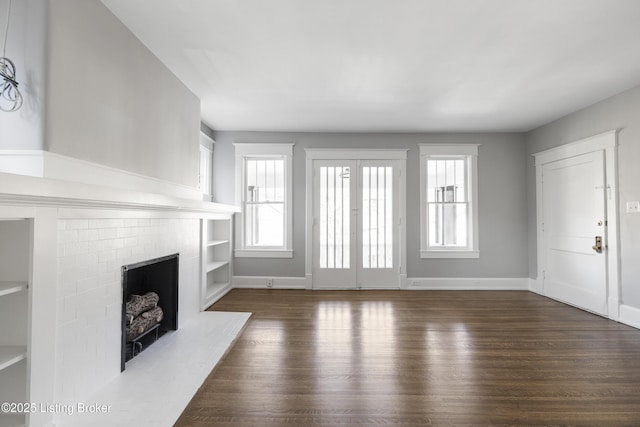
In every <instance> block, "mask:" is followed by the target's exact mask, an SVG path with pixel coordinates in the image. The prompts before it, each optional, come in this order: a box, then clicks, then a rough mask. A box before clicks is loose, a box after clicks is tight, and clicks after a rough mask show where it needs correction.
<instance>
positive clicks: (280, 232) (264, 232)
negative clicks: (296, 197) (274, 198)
mask: <svg viewBox="0 0 640 427" xmlns="http://www.w3.org/2000/svg"><path fill="white" fill-rule="evenodd" d="M245 236H246V239H245V240H246V242H245V244H246V245H247V246H264V247H271V246H275V247H281V246H283V245H284V204H283V203H247V205H246V220H245Z"/></svg>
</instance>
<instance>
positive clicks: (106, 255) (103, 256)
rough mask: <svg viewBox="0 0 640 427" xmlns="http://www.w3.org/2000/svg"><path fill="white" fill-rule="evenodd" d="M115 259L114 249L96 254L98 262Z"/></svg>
mask: <svg viewBox="0 0 640 427" xmlns="http://www.w3.org/2000/svg"><path fill="white" fill-rule="evenodd" d="M115 259H116V251H115V249H109V250H106V251H100V252H98V262H108V261H113V260H115Z"/></svg>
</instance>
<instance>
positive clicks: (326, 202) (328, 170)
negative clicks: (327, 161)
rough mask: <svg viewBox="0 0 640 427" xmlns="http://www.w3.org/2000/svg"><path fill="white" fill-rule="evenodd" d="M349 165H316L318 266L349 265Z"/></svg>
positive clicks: (334, 266)
mask: <svg viewBox="0 0 640 427" xmlns="http://www.w3.org/2000/svg"><path fill="white" fill-rule="evenodd" d="M350 178H351V176H350V168H349V167H342V166H337V167H336V166H322V167H320V200H319V203H320V206H319V208H320V235H319V241H320V254H319V255H320V268H349V265H350V250H349V247H350V246H349V245H350V231H349V215H350V207H349V201H350V198H349V188H350V187H349V185H350V184H349V181H350Z"/></svg>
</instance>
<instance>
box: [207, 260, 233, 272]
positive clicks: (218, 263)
mask: <svg viewBox="0 0 640 427" xmlns="http://www.w3.org/2000/svg"><path fill="white" fill-rule="evenodd" d="M227 264H229V261H214V262H210V263H209V264H207V273H208V272H210V271H213V270H217V269H219V268H220V267H224V266H225V265H227Z"/></svg>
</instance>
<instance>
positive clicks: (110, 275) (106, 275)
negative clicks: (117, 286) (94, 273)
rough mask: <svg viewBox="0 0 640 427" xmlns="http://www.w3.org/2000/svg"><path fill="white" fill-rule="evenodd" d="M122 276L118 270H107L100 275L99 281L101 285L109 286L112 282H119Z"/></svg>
mask: <svg viewBox="0 0 640 427" xmlns="http://www.w3.org/2000/svg"><path fill="white" fill-rule="evenodd" d="M120 278H121V275H120V271H116V270H107V271H105V272H103V273H100V275H99V276H98V282H99V283H100V285H101V286H105V287H106V286H107V285H109V284H110V283H113V282H117V281H119V280H121V279H120Z"/></svg>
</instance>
